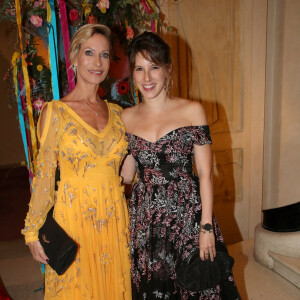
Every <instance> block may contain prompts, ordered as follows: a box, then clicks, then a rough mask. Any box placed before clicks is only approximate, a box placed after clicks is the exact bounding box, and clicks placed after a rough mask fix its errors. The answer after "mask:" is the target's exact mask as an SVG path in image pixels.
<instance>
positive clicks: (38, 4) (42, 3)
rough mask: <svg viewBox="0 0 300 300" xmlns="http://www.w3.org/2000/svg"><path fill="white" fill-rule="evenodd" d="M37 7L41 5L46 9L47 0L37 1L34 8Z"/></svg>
mask: <svg viewBox="0 0 300 300" xmlns="http://www.w3.org/2000/svg"><path fill="white" fill-rule="evenodd" d="M35 7H40V8H42V9H45V8H46V7H47V1H46V0H38V1H35V2H34V4H33V8H35Z"/></svg>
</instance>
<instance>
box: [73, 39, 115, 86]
mask: <svg viewBox="0 0 300 300" xmlns="http://www.w3.org/2000/svg"><path fill="white" fill-rule="evenodd" d="M109 49H110V45H109V42H108V40H107V38H106V37H105V36H104V35H102V34H94V35H93V36H92V37H90V38H89V39H88V40H87V41H86V42H84V43H82V45H81V47H80V51H79V53H78V55H77V57H76V59H75V62H74V65H75V66H76V68H77V82H80V81H83V82H85V83H89V84H95V85H98V84H99V83H101V82H102V81H103V80H104V79H105V78H106V76H107V73H108V70H109V64H110V56H109Z"/></svg>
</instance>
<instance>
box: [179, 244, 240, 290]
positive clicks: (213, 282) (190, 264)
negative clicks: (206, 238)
mask: <svg viewBox="0 0 300 300" xmlns="http://www.w3.org/2000/svg"><path fill="white" fill-rule="evenodd" d="M216 252H217V253H216V257H215V258H214V261H213V262H212V261H211V260H210V259H209V260H205V261H202V260H201V258H200V254H199V248H198V247H196V248H194V249H193V250H192V251H191V253H190V254H189V256H187V257H186V258H185V259H183V260H182V261H181V262H180V263H179V264H178V266H177V267H176V281H177V283H178V284H179V285H180V286H181V287H182V288H183V289H186V290H188V291H191V292H197V291H203V290H206V289H209V288H213V287H216V286H217V285H218V284H220V283H222V282H224V281H226V280H227V279H228V276H229V275H230V273H231V272H232V266H233V263H234V260H233V258H232V257H231V256H229V254H228V251H227V248H226V246H225V245H224V244H223V243H221V242H216Z"/></svg>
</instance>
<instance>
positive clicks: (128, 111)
mask: <svg viewBox="0 0 300 300" xmlns="http://www.w3.org/2000/svg"><path fill="white" fill-rule="evenodd" d="M137 107H138V105H135V106H132V107H128V108H125V109H124V110H123V111H122V113H121V118H122V120H123V121H124V122H125V123H126V121H129V120H130V119H132V117H134V115H135V114H136V112H137Z"/></svg>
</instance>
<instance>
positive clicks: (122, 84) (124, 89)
mask: <svg viewBox="0 0 300 300" xmlns="http://www.w3.org/2000/svg"><path fill="white" fill-rule="evenodd" d="M116 88H117V91H118V93H119V94H120V95H121V96H123V95H126V94H128V92H129V84H128V82H127V81H126V80H121V81H119V82H118V83H117V85H116Z"/></svg>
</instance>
